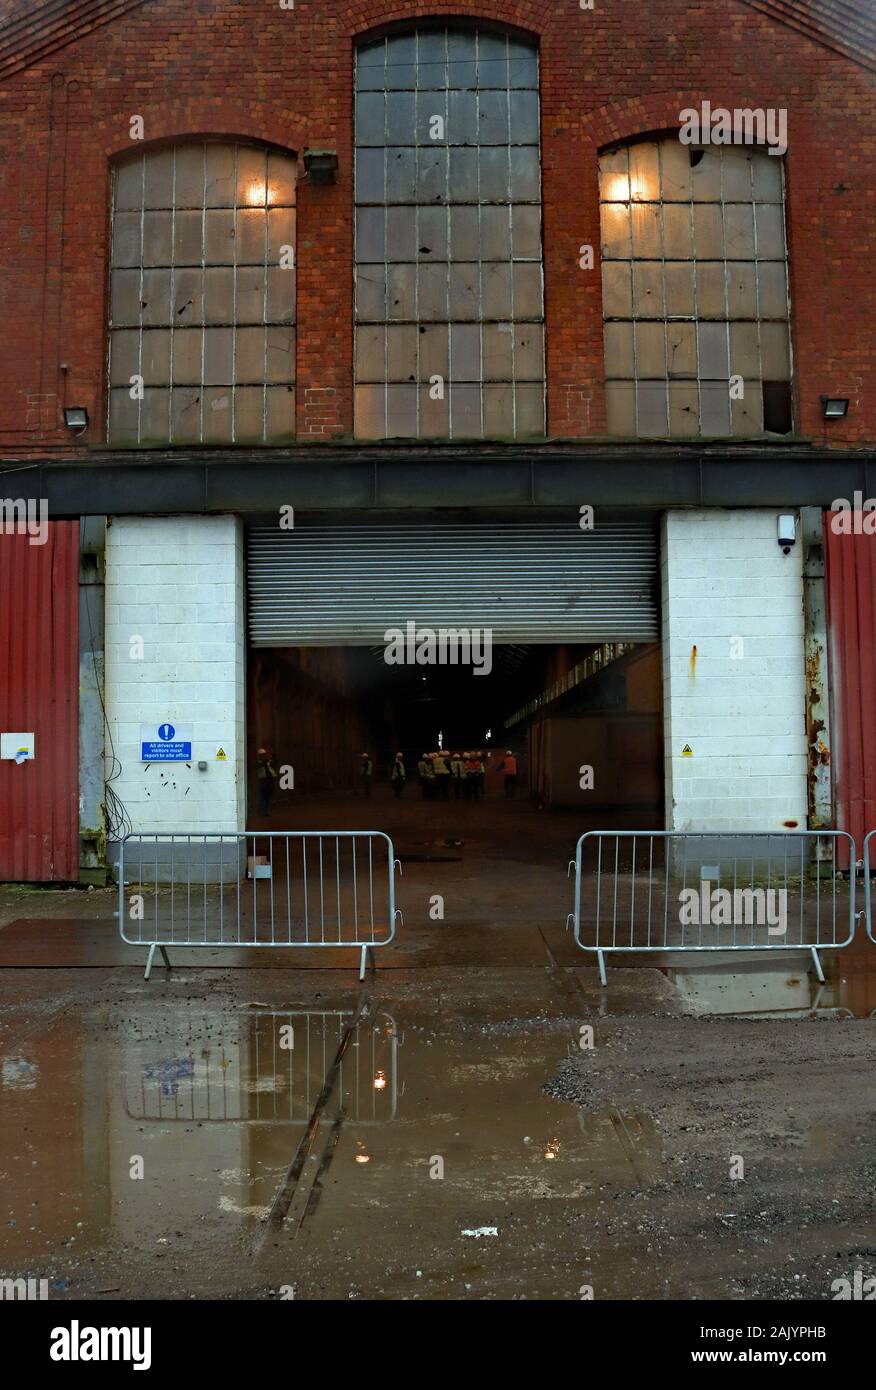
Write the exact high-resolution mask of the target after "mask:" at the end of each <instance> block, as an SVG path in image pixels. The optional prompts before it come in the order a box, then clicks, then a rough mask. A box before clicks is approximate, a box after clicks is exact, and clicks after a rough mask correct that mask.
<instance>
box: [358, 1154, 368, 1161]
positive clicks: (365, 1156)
mask: <svg viewBox="0 0 876 1390" xmlns="http://www.w3.org/2000/svg"><path fill="white" fill-rule="evenodd" d="M356 1162H357V1163H370V1162H371V1155H370V1154H357V1155H356Z"/></svg>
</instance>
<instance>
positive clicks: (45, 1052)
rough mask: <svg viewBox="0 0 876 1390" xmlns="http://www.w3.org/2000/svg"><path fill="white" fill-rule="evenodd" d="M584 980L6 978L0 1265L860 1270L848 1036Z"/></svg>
mask: <svg viewBox="0 0 876 1390" xmlns="http://www.w3.org/2000/svg"><path fill="white" fill-rule="evenodd" d="M594 976H595V972H594V971H592V970H588V969H580V968H579V969H571V968H565V969H561V968H557V967H555V966H553V965H551V964H550V963H549V962H546V964H545V965H544V966H543V967H541V968H540V969H533V968H532V967H528V968H526V969H523V970H519V969H513V968H507V967H504V968H501V969H498V970H497V969H492V970H487V969H478V968H469V969H467V970H464V971H460V970H457V969H444V970H442V969H440V968H436V969H435V970H434V971H429V972H407V971H387V972H378V975H377V976H376V978H374V979H369V980H368V981H366V986H365V989H364V990H362V991H360V990H359V989H358V988H357V987H356V986H355V985H354V984H353V983H352V981H351V978H350V972H346V975H344V973H343V972H340V973H339V972H328V971H325V972H322V971H319V972H317V971H307V972H292V971H289V972H287V971H281V970H271V971H262V972H256V971H250V970H247V971H243V970H236V971H218V970H209V971H201V972H196V973H180V974H177V975H174V976H171V978H170V980H167V979H163V978H162V979H160V980H159V981H156V982H154V983H151V984H149V985H147V984H144V982H143V981H142V980H141V979H140V978H139V974H138V973H137V972H135V971H132V970H126V969H118V968H117V969H113V970H88V969H79V970H75V971H73V970H59V971H55V970H51V971H47V970H16V971H7V972H4V973H3V975H2V977H0V1054H2V1066H3V1089H2V1091H0V1109H2V1128H3V1135H4V1140H3V1158H2V1163H0V1170H2V1198H0V1201H2V1230H0V1266H2V1271H3V1273H4V1274H7V1275H9V1274H13V1273H14V1274H29V1275H32V1276H35V1277H40V1278H44V1277H49V1278H50V1280H51V1286H52V1297H57V1298H81V1297H99V1298H108V1299H111V1298H121V1299H138V1298H186V1297H194V1298H204V1297H221V1298H270V1297H275V1298H277V1297H281V1296H289V1295H290V1293H292V1292H293V1291H294V1296H295V1297H297V1298H335V1299H349V1298H366V1299H367V1298H380V1299H385V1298H390V1299H396V1298H422V1299H453V1298H482V1299H507V1298H529V1299H532V1298H536V1299H575V1298H579V1297H582V1296H586V1292H587V1290H589V1289H592V1290H593V1296H594V1297H595V1298H597V1299H605V1298H623V1299H629V1298H633V1299H637V1298H638V1299H664V1298H684V1299H691V1298H721V1299H755V1298H760V1297H777V1298H782V1299H796V1298H816V1299H824V1298H829V1297H830V1296H831V1292H830V1284H831V1281H832V1280H833V1279H835V1278H838V1277H847V1278H851V1277H852V1276H853V1274H854V1271H855V1270H856V1269H861V1270H862V1271H863V1272H864V1275H865V1277H866V1276H867V1275H869V1274H874V1273H876V1222H874V1210H873V1197H872V1194H873V1191H874V1179H876V1162H874V1152H876V1151H874V1137H876V1134H874V1128H876V1117H874V1106H873V1101H872V1075H873V1065H874V1060H876V1034H874V1024H873V1022H872V1021H870V1020H856V1019H853V1018H841V1017H836V1016H835V1015H834V1014H831V1015H830V1016H828V1017H825V1018H824V1019H820V1020H791V1019H784V1018H781V1019H770V1020H765V1021H752V1020H749V1019H742V1020H738V1019H732V1018H709V1017H698V1018H690V1017H683V1016H680V1014H679V1012H678V1001H677V998H676V995H675V992H674V990H673V989H672V987H671V986H670V985H669V983H668V981H667V980H666V979H665V977H663V976H662V975H659V974H658V973H657V972H652V971H645V970H638V971H623V972H620V971H618V972H616V973H615V974H614V977H613V982H612V987H611V988H610V993H611V995H612V999H611V1001H609V1002H607V1001H605V999H604V998H603V997H602V995H601V994H600V991H599V987H598V983H597V982H596V980H595V978H594ZM621 976H623V978H621ZM603 993H604V992H603ZM607 1008H614V1009H617V1010H618V1012H617V1013H606V1009H607ZM357 1010H358V1011H359V1016H358V1022H356V1023H355V1026H353V1027H352V1030H351V1031H350V1032H349V1035H348V1036H347V1047H346V1052H345V1055H344V1060H343V1062H342V1063H341V1066H340V1071H339V1073H338V1074H336V1075H334V1076H333V1074H332V1063H333V1060H334V1058H335V1055H336V1053H337V1050H338V1047H339V1045H340V1044H341V1042H342V1041H343V1039H344V1037H345V1035H346V1034H347V1030H348V1028H349V1025H350V1024H351V1022H353V1021H354V1019H355V1018H356V1011H357ZM588 1025H589V1026H591V1027H593V1029H594V1034H593V1042H594V1046H593V1048H592V1050H590V1049H588V1050H586V1051H582V1050H581V1048H580V1042H581V1041H582V1040H583V1041H585V1042H587V1041H588V1036H587V1034H586V1033H585V1034H584V1035H582V1034H581V1031H580V1030H581V1028H582V1026H584V1027H585V1028H586V1027H587V1026H588ZM284 1027H285V1028H287V1029H288V1028H291V1029H292V1034H291V1041H292V1047H291V1049H290V1050H287V1051H285V1052H284V1050H283V1046H282V1039H283V1036H284V1035H283V1034H282V1032H281V1030H282V1029H283V1028H284ZM285 1036H286V1039H287V1041H288V1040H289V1037H290V1035H289V1034H287V1035H285ZM327 1079H328V1085H327V1087H326V1081H327ZM321 1089H322V1090H323V1094H322V1096H320V1091H321ZM326 1091H327V1094H326ZM308 1127H310V1128H308ZM740 1158H741V1159H742V1160H743V1162H744V1179H733V1178H731V1176H730V1170H731V1164H732V1163H734V1162H736V1163H737V1164H738V1161H739V1159H740ZM141 1172H142V1176H140V1173H141ZM278 1203H279V1205H277V1204H278ZM272 1207H273V1208H274V1220H273V1221H271V1220H270V1219H269V1216H270V1212H271V1209H272ZM466 1232H470V1233H473V1234H466ZM582 1290H583V1291H584V1293H582Z"/></svg>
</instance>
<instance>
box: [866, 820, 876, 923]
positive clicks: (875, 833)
mask: <svg viewBox="0 0 876 1390" xmlns="http://www.w3.org/2000/svg"><path fill="white" fill-rule="evenodd" d="M874 836H876V830H871V831H869V832H868V833H867V834H866V835H865V836H864V859H863V873H864V918H865V921H866V923H867V935H868V936H869V938H870V940H871V941H874V942H876V928H874V925H873V903H872V887H871V884H870V874H871V872H872V867H871V863H870V842H871V841H872V840H873V838H874Z"/></svg>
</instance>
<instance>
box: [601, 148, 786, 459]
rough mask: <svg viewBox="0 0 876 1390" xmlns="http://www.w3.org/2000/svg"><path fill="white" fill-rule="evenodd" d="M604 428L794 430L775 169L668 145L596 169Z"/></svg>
mask: <svg viewBox="0 0 876 1390" xmlns="http://www.w3.org/2000/svg"><path fill="white" fill-rule="evenodd" d="M599 195H600V204H601V214H602V219H601V220H602V292H603V312H604V316H605V325H604V333H605V391H606V398H607V409H608V428H609V431H610V433H612V434H615V435H639V436H644V437H651V438H655V437H661V436H663V437H667V436H668V437H672V438H676V437H708V436H712V437H721V436H725V437H726V436H729V435H740V436H746V435H748V436H751V435H755V436H756V435H763V434H770V433H777V434H786V433H788V432H789V431H790V429H791V351H790V336H789V310H788V269H787V248H786V240H785V220H784V180H783V168H782V160H781V159H780V158H778V157H776V156H774V155H771V154H769V153H767V151H766V150H765V149H760V148H757V147H747V148H746V147H739V146H729V145H728V146H720V145H718V146H707V147H705V148H695V147H693V146H688V145H684V144H682V143H681V142H680V141H679V140H678V139H677V138H671V137H670V138H667V139H661V140H658V141H652V140H648V141H642V142H640V143H636V144H633V145H625V146H621V147H619V148H616V149H613V150H609V151H606V152H605V153H603V154H602V155H601V157H600V161H599Z"/></svg>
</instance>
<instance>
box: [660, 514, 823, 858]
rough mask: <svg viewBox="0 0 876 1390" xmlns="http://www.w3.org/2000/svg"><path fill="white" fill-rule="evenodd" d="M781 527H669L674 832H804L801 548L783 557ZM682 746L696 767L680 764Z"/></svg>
mask: <svg viewBox="0 0 876 1390" xmlns="http://www.w3.org/2000/svg"><path fill="white" fill-rule="evenodd" d="M777 517H778V509H776V510H770V511H760V510H757V511H748V510H745V511H717V510H710V511H697V512H687V511H678V512H668V513H667V514H666V515H665V517H664V519H663V534H662V546H661V585H662V592H663V698H664V734H665V739H666V825H667V828H670V829H674V830H775V831H781V830H783V829H788V828H790V827H789V826H788V824H787V823H788V822H794V823H796V825H797V826H798V827H799V828H800V829H805V827H806V814H807V796H806V776H807V754H806V729H805V710H806V705H805V685H804V648H803V578H802V561H801V545H800V543H799V541H798V543H797V545H796V546H795V547H794V549H793V550H792V551H791V553H790V555H783V554H782V552H781V550H780V549H779V547H778V544H777V542H776V520H777ZM734 639H737V640H736V642H735V646H736V648H737V649H738V647H739V642H738V639H741V641H742V652H743V655H742V656H741V658H738V659H734V657H733V654H732V653H733V648H734ZM694 646H695V647H696V659H695V662H694V663H693V664H692V661H691V656H692V649H693V648H694ZM685 744H689V745H690V746H691V748H692V749H693V757H689V758H687V757H683V756H682V749H683V748H684V746H685Z"/></svg>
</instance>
